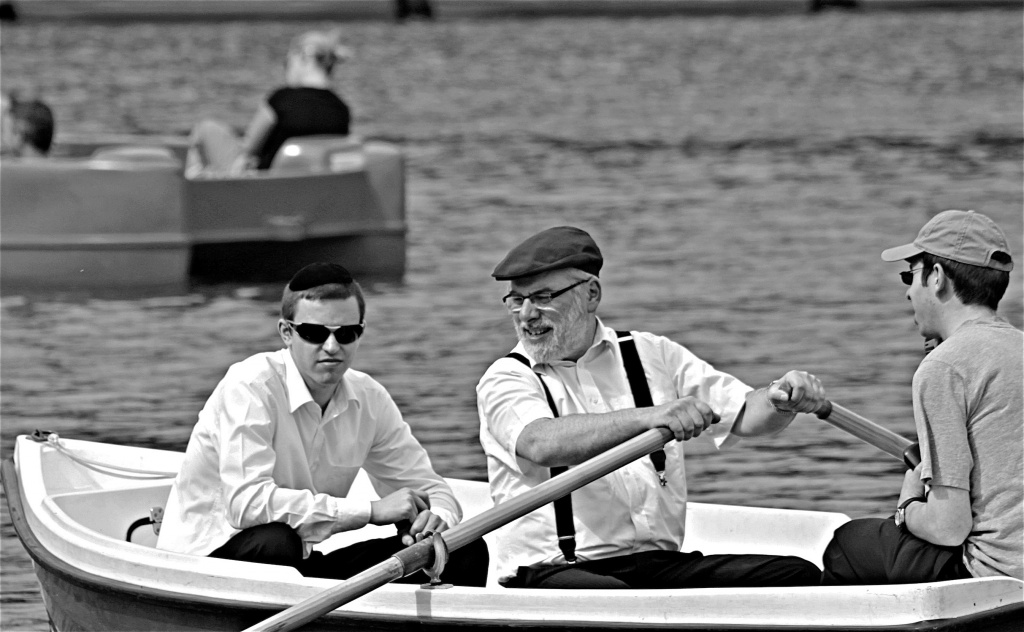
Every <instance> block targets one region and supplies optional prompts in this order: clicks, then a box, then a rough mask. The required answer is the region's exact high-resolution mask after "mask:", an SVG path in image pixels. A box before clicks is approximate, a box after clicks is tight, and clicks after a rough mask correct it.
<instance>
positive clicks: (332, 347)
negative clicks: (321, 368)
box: [320, 332, 341, 353]
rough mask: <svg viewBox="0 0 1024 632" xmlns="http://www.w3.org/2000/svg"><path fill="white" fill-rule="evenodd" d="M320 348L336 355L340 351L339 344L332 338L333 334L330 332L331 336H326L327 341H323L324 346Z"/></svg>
mask: <svg viewBox="0 0 1024 632" xmlns="http://www.w3.org/2000/svg"><path fill="white" fill-rule="evenodd" d="M320 346H321V347H322V348H323V350H324V351H326V352H327V353H337V352H338V351H339V350H340V349H341V344H340V343H339V342H338V339H337V338H335V337H334V332H331V335H329V336H327V340H324V344H322V345H320Z"/></svg>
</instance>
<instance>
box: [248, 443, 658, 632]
mask: <svg viewBox="0 0 1024 632" xmlns="http://www.w3.org/2000/svg"><path fill="white" fill-rule="evenodd" d="M671 438H673V435H672V431H670V430H669V429H668V428H653V429H651V430H648V431H646V432H644V433H643V434H641V435H637V436H636V437H633V438H632V439H630V440H629V441H626V442H625V443H623V444H621V445H619V446H616V447H614V448H612V449H611V450H608V451H607V452H605V453H603V454H600V455H598V456H596V457H594V458H592V459H590V460H589V461H586V462H584V463H581V464H579V465H577V466H576V467H574V468H572V469H570V470H569V471H567V472H565V473H563V474H560V475H559V476H556V477H554V478H551V479H550V480H547V481H544V482H543V483H541V484H540V485H537V486H536V487H534V488H533V489H531V490H530V491H528V492H526V493H523V494H520V495H519V496H516V497H515V498H512V499H511V500H509V501H507V502H504V503H501V504H500V505H497V506H496V507H493V508H491V509H488V510H487V511H484V512H482V513H480V514H477V515H476V516H473V517H472V518H470V519H468V520H466V521H465V522H462V523H460V524H457V525H455V526H454V527H452V528H450V529H448V530H447V531H445V532H444V534H443V535H442V534H440V533H435V534H432V535H430V536H428V537H426V538H424V539H423V540H420V541H419V542H417V543H416V544H413V545H412V546H410V547H408V548H406V549H404V550H402V551H399V552H398V553H396V554H395V555H393V556H391V557H390V558H388V559H387V560H385V561H383V562H381V563H380V564H377V565H376V566H374V567H372V568H369V569H367V570H365V571H363V572H362V573H359V574H358V575H355V576H354V577H352V578H350V579H347V580H345V581H343V582H341V583H339V584H338V585H336V586H334V587H332V588H329V589H328V590H325V591H324V592H322V593H319V594H317V595H314V596H313V597H310V598H309V599H307V600H305V601H303V602H301V603H298V604H296V605H294V606H292V607H290V608H288V609H287V610H284V611H282V612H280V613H278V614H276V615H274V616H272V617H270V618H269V619H266V620H264V621H262V622H260V623H257V624H256V625H254V626H252V627H250V628H248V629H246V630H245V631H244V632H283V631H285V630H293V629H295V628H297V627H299V626H301V625H304V624H306V623H308V622H310V621H312V620H313V619H316V618H317V617H319V616H321V615H324V614H326V613H328V612H330V611H332V610H334V609H335V608H338V607H340V606H343V605H345V604H347V603H349V602H350V601H353V600H355V599H357V598H358V597H361V596H363V595H365V594H366V593H368V592H370V591H372V590H374V589H376V588H379V587H380V586H383V585H384V584H387V583H390V582H392V581H395V580H396V579H400V578H402V577H405V576H406V575H409V574H412V573H414V572H416V571H418V570H421V569H425V568H426V567H428V566H431V570H430V574H432V575H437V574H440V572H441V569H440V568H439V566H443V559H444V558H446V557H447V553H448V552H449V551H454V550H456V549H459V548H461V547H463V546H465V545H467V544H469V543H470V542H472V541H473V540H476V539H477V538H479V537H481V536H483V535H484V534H486V533H490V532H491V531H493V530H495V529H497V528H498V527H501V526H503V525H505V524H507V523H509V522H511V521H512V520H515V519H516V518H519V517H521V516H524V515H526V514H528V513H530V512H531V511H534V510H535V509H538V508H540V507H543V506H544V505H546V504H548V503H550V502H552V501H554V500H556V499H558V498H561V497H562V496H565V495H566V494H568V493H570V492H572V491H573V490H575V489H577V488H580V487H583V486H584V485H586V484H587V483H590V482H592V481H595V480H597V479H599V478H601V477H602V476H604V475H606V474H608V473H609V472H612V471H614V470H617V469H618V468H620V467H622V466H624V465H626V464H627V463H632V462H633V461H635V460H637V459H639V458H641V457H644V456H646V455H648V454H650V453H651V452H654V451H655V450H657V449H658V448H660V447H662V446H663V445H665V443H666V442H667V441H668V440H669V439H671ZM439 560H441V561H440V562H439Z"/></svg>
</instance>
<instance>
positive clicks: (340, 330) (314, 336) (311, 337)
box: [285, 320, 366, 345]
mask: <svg viewBox="0 0 1024 632" xmlns="http://www.w3.org/2000/svg"><path fill="white" fill-rule="evenodd" d="M285 322H287V323H288V325H289V326H291V328H292V329H294V330H295V333H297V334H299V338H302V339H303V340H305V341H306V342H308V343H310V344H314V345H322V344H323V343H325V342H327V339H328V338H330V337H331V334H332V333H333V334H334V339H335V340H337V341H338V344H340V345H349V344H352V343H353V342H355V341H356V340H357V339H358V338H359V336H362V335H363V329H365V328H366V324H365V323H359V324H358V325H338V326H337V327H328V326H327V325H315V324H313V323H296V322H292V321H290V320H288V321H285Z"/></svg>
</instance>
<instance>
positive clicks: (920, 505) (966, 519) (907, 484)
mask: <svg viewBox="0 0 1024 632" xmlns="http://www.w3.org/2000/svg"><path fill="white" fill-rule="evenodd" d="M915 496H917V497H923V498H925V502H917V503H911V504H910V505H908V506H907V508H906V514H904V516H905V523H906V526H907V529H909V530H910V532H911V533H913V534H914V535H916V536H917V537H919V538H921V539H922V540H927V541H928V542H931V543H932V544H938V545H939V546H960V545H961V544H963V543H964V541H965V540H967V536H968V535H970V533H971V527H972V526H973V525H974V515H973V514H972V512H971V496H970V493H969V492H968V491H967V490H966V489H960V488H958V487H946V486H944V485H933V486H932V487H931V489H930V490H927V489H926V488H925V485H924V483H923V482H922V481H921V465H918V466H917V468H915V469H914V470H908V471H907V473H906V475H905V476H904V478H903V489H902V491H901V492H900V500H899V502H900V503H903V501H905V500H906V499H908V498H914V497H915Z"/></svg>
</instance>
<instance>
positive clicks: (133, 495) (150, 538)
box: [51, 482, 171, 547]
mask: <svg viewBox="0 0 1024 632" xmlns="http://www.w3.org/2000/svg"><path fill="white" fill-rule="evenodd" d="M170 493H171V484H170V483H169V482H166V483H160V484H158V485H147V486H142V487H137V488H134V489H106V490H90V491H82V492H69V493H66V494H57V495H54V496H51V500H52V501H53V503H54V504H55V505H57V507H59V508H60V509H61V510H62V511H63V512H64V513H66V514H67V515H68V516H69V517H70V518H71V519H72V520H74V521H75V522H77V523H79V524H81V525H82V526H84V527H86V528H87V529H91V530H93V531H95V532H97V533H100V534H102V535H105V536H108V537H111V538H114V539H116V540H120V541H124V540H125V536H126V534H128V532H129V531H133V533H132V538H131V542H133V543H134V544H140V545H142V546H148V547H155V546H156V536H157V529H155V528H151V527H150V526H148V522H147V526H145V527H141V528H140V527H139V526H136V525H137V523H139V522H140V520H141V519H143V518H146V519H147V520H152V519H153V518H154V515H153V514H154V510H155V509H159V510H160V511H159V512H158V513H162V510H163V507H164V506H165V505H166V504H167V497H168V496H169V495H170ZM133 527H134V529H133Z"/></svg>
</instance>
